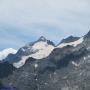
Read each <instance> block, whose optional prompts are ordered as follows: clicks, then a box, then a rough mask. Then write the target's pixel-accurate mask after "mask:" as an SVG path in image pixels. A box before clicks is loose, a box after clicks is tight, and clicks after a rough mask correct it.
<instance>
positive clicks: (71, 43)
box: [58, 37, 84, 48]
mask: <svg viewBox="0 0 90 90" xmlns="http://www.w3.org/2000/svg"><path fill="white" fill-rule="evenodd" d="M83 41H84V39H83V37H82V38H80V39H79V40H77V41H74V42H70V43H61V44H60V45H59V46H58V48H63V47H65V46H67V45H70V46H74V47H76V46H77V45H79V44H81V43H82V42H83Z"/></svg>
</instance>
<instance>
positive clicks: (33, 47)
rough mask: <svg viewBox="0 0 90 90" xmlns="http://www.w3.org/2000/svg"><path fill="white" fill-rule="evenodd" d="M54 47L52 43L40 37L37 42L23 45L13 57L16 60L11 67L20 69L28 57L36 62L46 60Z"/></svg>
mask: <svg viewBox="0 0 90 90" xmlns="http://www.w3.org/2000/svg"><path fill="white" fill-rule="evenodd" d="M54 47H55V46H54V44H53V42H51V41H50V40H47V39H46V38H44V37H40V38H39V39H38V40H37V41H35V42H33V43H29V44H28V45H25V46H24V47H22V48H20V49H19V51H18V52H17V53H16V55H15V57H16V59H17V60H16V61H14V63H13V65H14V66H15V67H16V68H20V67H21V66H23V65H24V64H25V62H26V60H27V59H28V58H29V57H32V58H34V59H37V60H38V59H43V58H46V57H47V56H49V55H50V53H51V52H52V51H53V49H54Z"/></svg>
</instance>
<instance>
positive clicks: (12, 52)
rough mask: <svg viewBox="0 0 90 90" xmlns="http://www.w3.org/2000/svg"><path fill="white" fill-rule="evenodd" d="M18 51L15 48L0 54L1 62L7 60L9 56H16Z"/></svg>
mask: <svg viewBox="0 0 90 90" xmlns="http://www.w3.org/2000/svg"><path fill="white" fill-rule="evenodd" d="M16 53H17V50H15V49H13V48H8V49H5V50H3V51H1V52H0V61H2V60H3V59H5V58H6V57H7V56H8V55H9V54H16Z"/></svg>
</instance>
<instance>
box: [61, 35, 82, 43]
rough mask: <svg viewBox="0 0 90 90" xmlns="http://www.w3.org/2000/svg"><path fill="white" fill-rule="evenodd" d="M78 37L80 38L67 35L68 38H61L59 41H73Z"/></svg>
mask: <svg viewBox="0 0 90 90" xmlns="http://www.w3.org/2000/svg"><path fill="white" fill-rule="evenodd" d="M79 38H80V37H74V36H69V37H68V38H66V39H63V40H62V41H61V43H70V42H74V41H76V40H78V39H79Z"/></svg>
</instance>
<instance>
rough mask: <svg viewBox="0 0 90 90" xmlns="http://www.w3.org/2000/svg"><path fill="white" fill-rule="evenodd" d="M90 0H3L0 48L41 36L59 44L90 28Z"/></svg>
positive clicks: (0, 8) (14, 45)
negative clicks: (70, 36) (64, 39)
mask: <svg viewBox="0 0 90 90" xmlns="http://www.w3.org/2000/svg"><path fill="white" fill-rule="evenodd" d="M89 24H90V0H0V50H2V49H5V48H9V47H12V48H16V49H18V48H20V47H21V46H23V45H24V44H26V43H28V42H31V41H34V40H37V39H38V38H39V37H40V36H45V37H46V38H47V39H50V40H52V41H54V42H55V43H56V44H57V43H59V42H60V40H61V39H62V38H65V37H67V36H69V35H74V36H82V35H84V34H86V33H87V32H88V31H89V29H90V25H89Z"/></svg>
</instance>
